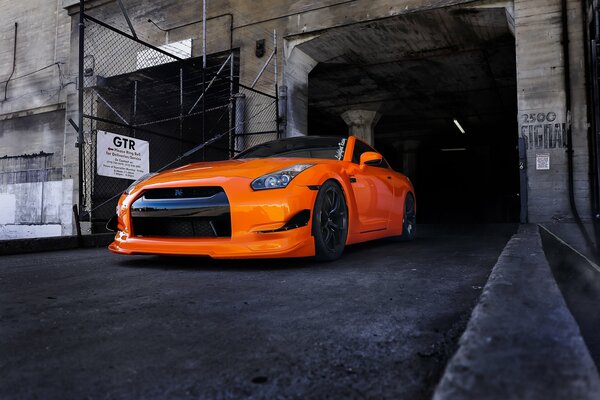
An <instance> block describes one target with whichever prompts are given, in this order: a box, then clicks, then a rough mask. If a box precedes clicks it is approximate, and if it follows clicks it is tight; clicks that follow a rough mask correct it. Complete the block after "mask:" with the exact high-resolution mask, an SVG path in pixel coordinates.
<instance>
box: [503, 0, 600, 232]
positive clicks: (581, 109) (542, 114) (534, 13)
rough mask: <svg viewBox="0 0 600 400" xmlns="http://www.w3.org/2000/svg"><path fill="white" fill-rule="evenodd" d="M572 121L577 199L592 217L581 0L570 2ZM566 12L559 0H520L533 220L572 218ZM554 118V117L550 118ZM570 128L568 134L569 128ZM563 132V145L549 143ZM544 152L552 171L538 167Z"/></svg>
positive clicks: (522, 100)
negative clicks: (567, 99) (567, 100)
mask: <svg viewBox="0 0 600 400" xmlns="http://www.w3.org/2000/svg"><path fill="white" fill-rule="evenodd" d="M567 3H568V7H567V8H568V22H569V26H568V31H569V32H568V33H569V44H570V46H569V47H570V60H568V61H569V65H570V67H571V69H570V73H571V76H570V79H571V96H572V105H571V108H572V110H571V112H572V115H571V124H572V131H573V147H574V169H575V174H574V175H575V179H574V181H575V184H574V186H575V199H576V203H577V206H578V209H579V213H580V215H581V216H582V217H583V218H590V217H591V215H590V185H589V173H588V169H589V162H588V143H587V137H588V134H587V129H588V128H587V117H586V112H587V106H586V92H585V90H586V89H585V62H582V60H584V39H583V30H582V27H584V26H585V24H584V23H583V20H582V13H581V3H580V2H579V1H576V0H568V2H567ZM561 17H562V10H561V2H560V1H557V0H515V35H516V42H517V46H516V51H517V58H516V60H517V86H518V102H519V111H518V113H519V115H518V118H519V136H521V137H524V138H526V140H527V142H528V149H527V165H528V166H527V177H528V180H529V185H528V212H529V221H530V222H548V221H551V220H564V219H570V218H571V217H572V215H571V210H570V206H569V197H568V190H567V187H568V186H567V184H568V175H567V153H566V152H565V147H566V140H565V136H566V125H565V124H566V123H567V122H568V118H567V115H566V112H567V111H566V88H565V82H564V74H565V60H564V54H563V45H562V34H563V27H562V23H561V22H562V21H561ZM548 116H550V118H548ZM563 130H564V132H563ZM555 133H558V135H557V136H558V137H559V140H558V141H559V145H556V144H552V143H551V142H549V140H548V138H549V136H552V135H554V134H555ZM538 154H547V155H549V157H550V166H549V169H547V170H545V169H544V170H537V169H536V157H537V155H538Z"/></svg>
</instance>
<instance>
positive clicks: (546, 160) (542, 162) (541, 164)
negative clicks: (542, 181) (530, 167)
mask: <svg viewBox="0 0 600 400" xmlns="http://www.w3.org/2000/svg"><path fill="white" fill-rule="evenodd" d="M535 169H537V170H538V171H548V170H550V154H536V155H535Z"/></svg>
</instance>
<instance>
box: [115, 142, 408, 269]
mask: <svg viewBox="0 0 600 400" xmlns="http://www.w3.org/2000/svg"><path fill="white" fill-rule="evenodd" d="M415 223H416V204H415V194H414V189H413V186H412V184H411V182H410V180H409V179H408V178H407V177H406V176H404V175H402V174H400V173H398V172H394V171H393V170H392V169H391V168H390V167H389V165H388V163H387V162H386V161H385V159H384V158H383V156H382V155H381V154H379V153H378V152H376V151H375V150H374V149H373V148H371V147H370V146H369V145H367V144H366V143H364V142H362V141H360V140H358V139H357V138H356V137H353V136H350V137H348V138H341V139H340V138H335V137H314V136H312V137H311V136H305V137H294V138H288V139H280V140H275V141H272V142H267V143H263V144H260V145H258V146H255V147H253V148H250V149H248V150H246V151H244V152H242V153H240V154H239V155H237V156H236V157H235V158H233V159H231V160H228V161H216V162H202V163H194V164H189V165H185V166H183V167H180V168H175V169H172V170H169V171H164V172H161V173H158V174H149V175H146V176H144V177H142V178H141V179H139V180H137V181H136V182H134V183H133V184H132V185H131V186H130V187H129V188H128V189H127V190H126V191H125V193H123V195H122V196H121V198H120V199H119V203H118V206H117V215H116V216H115V217H113V218H112V219H111V221H109V224H108V226H109V228H112V229H113V230H115V231H117V233H116V235H115V240H114V242H112V244H111V245H110V246H109V249H110V251H112V252H114V253H119V254H172V255H206V256H210V257H213V258H270V257H306V256H315V257H316V258H317V259H319V260H335V259H337V258H339V257H340V256H341V255H342V252H343V251H344V247H345V246H346V245H348V244H352V243H358V242H364V241H367V240H373V239H379V238H383V237H397V238H399V239H400V240H411V239H413V238H414V236H415V229H416V225H415Z"/></svg>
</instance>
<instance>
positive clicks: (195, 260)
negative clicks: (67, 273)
mask: <svg viewBox="0 0 600 400" xmlns="http://www.w3.org/2000/svg"><path fill="white" fill-rule="evenodd" d="M422 240H423V239H419V238H417V239H415V240H414V241H413V242H398V241H393V240H389V239H380V240H374V241H370V242H365V243H357V244H353V245H350V246H347V247H346V249H345V251H344V254H343V255H342V257H341V258H340V259H339V260H336V261H331V262H322V261H316V260H315V259H313V258H311V257H307V258H261V259H234V260H232V259H212V258H210V257H205V256H162V255H156V256H153V255H138V256H126V257H125V259H119V260H117V261H116V263H115V264H116V265H118V266H121V267H126V268H141V269H144V268H150V269H162V270H197V271H214V270H220V271H269V270H292V269H295V270H300V269H304V268H311V269H330V268H340V267H342V266H344V265H345V264H346V263H347V262H348V261H349V260H353V261H354V260H355V259H356V258H357V257H361V255H364V256H365V258H366V259H370V258H371V256H370V255H371V254H372V252H373V251H375V252H381V253H388V252H389V249H390V248H392V247H396V246H402V247H404V248H406V249H407V250H409V249H410V248H411V247H412V245H413V244H415V243H419V242H421V241H422ZM367 253H368V254H369V255H367Z"/></svg>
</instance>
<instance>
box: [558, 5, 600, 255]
mask: <svg viewBox="0 0 600 400" xmlns="http://www.w3.org/2000/svg"><path fill="white" fill-rule="evenodd" d="M567 13H568V8H567V0H561V22H562V42H563V60H564V89H565V110H566V118H567V121H566V130H567V132H566V133H567V175H568V192H569V205H570V208H571V213H572V214H573V219H574V220H575V222H576V223H577V225H578V226H579V229H580V231H581V234H582V235H583V237H584V240H585V241H586V243H587V245H588V246H589V247H590V248H591V249H594V252H596V253H597V248H596V246H595V244H594V243H593V242H592V240H591V238H590V236H589V234H588V232H587V230H586V228H585V226H584V225H583V222H582V221H581V216H580V215H579V211H578V210H577V203H576V202H575V176H574V175H575V171H574V163H573V153H574V150H573V129H572V124H571V104H572V98H571V58H570V44H569V19H568V14H567Z"/></svg>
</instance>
